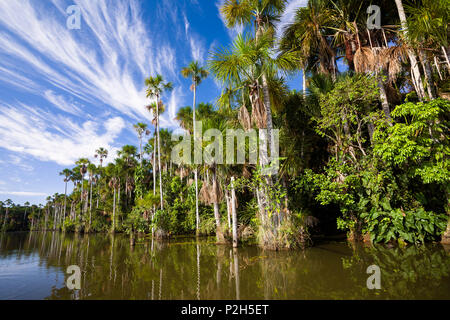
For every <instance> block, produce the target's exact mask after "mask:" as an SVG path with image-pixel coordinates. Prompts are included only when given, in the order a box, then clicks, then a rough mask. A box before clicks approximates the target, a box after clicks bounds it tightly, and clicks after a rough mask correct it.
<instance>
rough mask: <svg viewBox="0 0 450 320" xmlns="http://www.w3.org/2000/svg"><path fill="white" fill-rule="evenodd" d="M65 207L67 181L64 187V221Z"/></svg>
mask: <svg viewBox="0 0 450 320" xmlns="http://www.w3.org/2000/svg"><path fill="white" fill-rule="evenodd" d="M66 206H67V181H66V185H65V187H64V219H66Z"/></svg>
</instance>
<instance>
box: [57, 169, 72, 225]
mask: <svg viewBox="0 0 450 320" xmlns="http://www.w3.org/2000/svg"><path fill="white" fill-rule="evenodd" d="M72 174H73V172H72V170H70V169H64V170H63V171H61V172H60V173H59V175H60V176H64V184H65V187H64V213H63V214H64V219H65V218H66V203H67V183H68V182H69V181H70V177H71V176H72Z"/></svg>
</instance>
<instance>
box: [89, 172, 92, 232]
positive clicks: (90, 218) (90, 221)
mask: <svg viewBox="0 0 450 320" xmlns="http://www.w3.org/2000/svg"><path fill="white" fill-rule="evenodd" d="M90 193H91V194H90V196H89V197H90V199H89V231H90V230H91V223H92V180H91V191H90Z"/></svg>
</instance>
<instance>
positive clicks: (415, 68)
mask: <svg viewBox="0 0 450 320" xmlns="http://www.w3.org/2000/svg"><path fill="white" fill-rule="evenodd" d="M395 4H396V5H397V10H398V15H399V17H400V22H401V25H402V30H403V33H404V36H405V38H406V39H408V21H407V20H406V14H405V9H404V8H403V2H402V0H395ZM407 53H408V57H409V60H410V62H411V70H412V74H411V77H412V81H413V84H414V86H415V88H416V92H417V95H418V97H419V99H420V100H421V101H423V100H425V98H426V96H425V90H424V86H423V82H422V76H421V74H420V69H419V64H418V62H417V57H416V53H415V52H414V50H413V49H412V48H411V47H407Z"/></svg>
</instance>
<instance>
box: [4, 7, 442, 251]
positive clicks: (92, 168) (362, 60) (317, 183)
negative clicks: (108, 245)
mask: <svg viewBox="0 0 450 320" xmlns="http://www.w3.org/2000/svg"><path fill="white" fill-rule="evenodd" d="M285 5H286V1H282V0H239V1H238V0H227V1H225V3H224V5H223V6H222V7H221V13H222V15H223V16H224V18H225V19H226V21H227V23H228V27H230V28H233V27H235V26H236V25H240V24H243V25H245V26H246V28H245V32H244V33H243V34H241V35H239V36H237V37H236V39H235V40H234V42H233V43H232V44H231V45H230V46H228V47H225V48H222V49H218V50H217V51H215V52H211V53H210V58H209V60H208V63H207V65H204V66H202V65H200V64H199V63H198V62H195V61H194V62H192V63H190V64H189V65H188V66H186V68H184V69H183V70H180V75H181V76H184V77H186V78H189V79H192V86H191V91H192V92H191V93H189V94H192V95H193V99H194V102H193V106H194V111H193V108H192V107H191V106H187V107H183V108H180V109H179V111H178V113H177V117H176V119H177V120H178V122H179V125H180V127H181V128H183V129H184V130H185V132H187V133H190V134H193V135H194V136H196V135H197V134H199V132H197V131H198V130H200V128H198V127H197V126H194V123H195V122H196V121H201V122H202V127H201V131H202V132H201V133H205V132H206V131H207V130H209V129H217V130H219V132H221V133H223V135H224V136H225V132H226V130H227V129H242V130H243V131H246V132H248V131H249V130H251V129H255V130H258V131H259V130H261V129H267V131H266V132H267V135H266V136H265V138H266V139H267V141H269V148H268V149H269V150H270V151H271V153H272V154H274V151H275V150H273V148H274V147H275V143H274V142H275V138H274V135H275V131H274V130H275V129H279V147H280V150H279V158H277V159H272V160H269V159H267V158H265V157H260V158H259V160H258V165H254V164H251V163H249V162H248V161H247V160H248V159H246V162H245V163H244V164H236V165H228V164H222V163H216V162H214V161H212V162H210V163H202V164H197V165H194V164H188V163H185V164H177V163H175V162H174V161H173V159H172V150H173V148H174V146H175V145H176V144H178V143H179V142H178V141H173V139H172V132H171V131H169V130H167V129H163V128H160V125H159V117H160V115H161V114H163V113H164V111H165V105H164V100H165V93H167V92H168V91H170V90H171V88H172V85H171V83H170V82H167V81H165V80H164V77H163V76H161V75H152V76H150V77H149V78H147V79H146V80H145V85H146V87H147V97H148V98H149V105H148V106H146V108H147V110H148V111H149V112H150V114H151V117H152V118H153V121H152V123H151V124H147V123H144V122H142V123H137V124H136V125H135V126H134V129H135V131H136V136H137V137H136V145H137V147H136V146H132V145H126V146H123V147H122V149H121V150H120V151H119V152H118V153H117V154H111V153H109V152H108V150H106V149H104V148H102V147H101V146H99V149H98V150H97V151H96V153H95V155H94V154H93V155H92V158H91V159H86V158H82V159H79V160H78V161H77V162H76V163H75V164H74V166H73V167H72V168H68V169H65V170H63V171H62V172H60V173H59V174H60V176H61V179H62V181H63V182H64V183H65V189H63V190H62V191H64V192H62V193H61V194H55V195H53V196H49V197H48V198H47V203H45V204H42V205H30V204H29V203H25V204H24V205H15V204H13V203H12V201H10V200H6V201H4V202H1V203H0V204H1V206H0V210H1V212H0V213H1V220H0V227H1V228H2V229H3V230H7V231H14V230H64V231H66V232H84V233H90V232H125V233H128V234H130V237H131V239H134V234H136V233H141V234H142V233H145V234H148V235H152V236H154V237H157V238H165V237H170V236H173V235H177V234H197V235H212V234H215V235H216V237H217V241H218V242H220V243H224V242H229V243H233V245H234V246H237V245H239V244H240V243H245V242H246V241H257V242H258V244H259V245H261V246H262V247H265V248H269V249H285V248H297V247H302V246H305V245H310V244H311V243H312V240H311V239H313V238H314V237H313V236H320V235H327V236H330V235H336V234H338V233H339V232H346V233H347V237H348V238H349V239H352V240H355V241H362V240H364V241H370V242H373V243H394V242H395V243H400V244H402V245H403V244H406V243H410V244H417V243H423V242H428V241H441V240H442V241H443V242H446V241H447V242H448V241H450V226H449V224H448V221H449V214H450V209H449V208H450V207H449V204H450V203H449V192H450V187H449V186H450V185H449V180H450V159H449V155H450V145H449V139H448V137H449V120H450V102H449V97H450V77H449V75H450V61H449V55H450V46H449V31H450V29H449V14H450V2H449V1H448V0H395V1H385V0H373V1H369V0H334V1H331V0H309V1H308V5H307V7H305V8H299V9H298V11H297V12H296V15H295V18H294V21H293V22H292V24H290V25H288V26H287V27H286V28H285V29H284V30H282V34H281V35H280V36H277V35H276V33H275V29H274V25H275V23H276V22H277V21H278V19H279V17H280V15H281V14H282V13H283V10H284V9H285ZM370 5H377V6H379V7H380V8H381V11H380V14H381V25H380V26H379V28H378V27H376V26H375V27H369V26H368V24H367V21H368V20H367V19H368V16H369V15H370V14H368V12H367V8H368V7H369V6H370ZM300 70H301V71H302V74H303V91H301V92H298V91H295V90H290V89H289V87H288V85H287V79H290V77H292V76H293V75H294V74H296V73H297V72H299V71H300ZM206 77H215V79H216V80H217V81H218V82H220V83H221V84H222V87H223V90H222V94H221V95H220V96H219V97H217V100H216V103H214V104H208V103H202V102H198V101H196V92H197V91H198V90H201V82H202V80H204V79H205V78H206ZM142 107H143V108H144V106H142ZM217 139H218V138H217V137H216V140H217ZM224 139H225V138H224ZM216 142H217V141H216ZM211 145H212V143H208V142H206V141H203V143H202V144H201V145H200V146H199V148H202V150H203V151H205V150H210V148H211ZM247 147H248V146H247ZM95 159H97V160H99V161H95ZM275 161H276V162H277V163H279V168H280V169H279V171H278V173H277V174H272V175H268V174H265V173H264V171H262V168H264V167H266V166H268V165H269V166H270V165H271V164H273V163H271V162H275ZM94 162H96V163H98V165H96V164H94ZM68 184H73V187H74V190H73V192H72V193H70V194H68V193H67V186H68ZM132 241H133V240H132Z"/></svg>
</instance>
